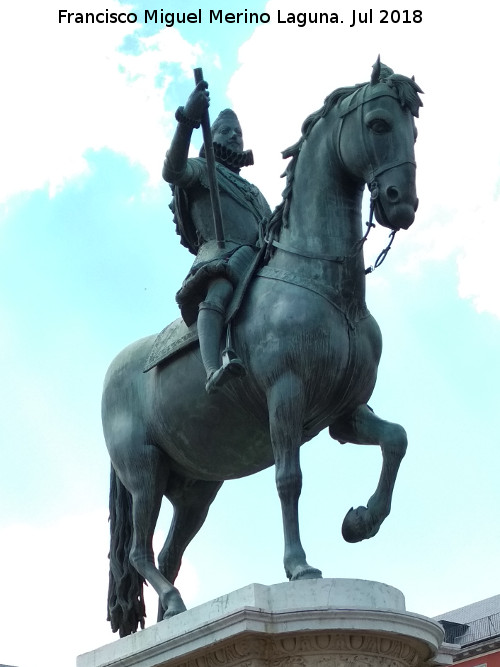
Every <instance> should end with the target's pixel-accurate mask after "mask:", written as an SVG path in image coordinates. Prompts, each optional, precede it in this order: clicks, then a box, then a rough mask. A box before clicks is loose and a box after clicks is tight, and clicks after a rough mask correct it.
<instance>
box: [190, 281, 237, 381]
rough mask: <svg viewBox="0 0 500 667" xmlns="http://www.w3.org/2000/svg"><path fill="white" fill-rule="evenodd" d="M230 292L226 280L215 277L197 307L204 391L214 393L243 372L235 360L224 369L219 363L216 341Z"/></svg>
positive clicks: (221, 329)
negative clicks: (203, 368) (205, 380)
mask: <svg viewBox="0 0 500 667" xmlns="http://www.w3.org/2000/svg"><path fill="white" fill-rule="evenodd" d="M232 293H233V286H232V284H231V282H230V281H229V280H227V278H222V277H221V278H216V279H215V280H213V281H212V282H211V283H210V286H209V288H208V291H207V295H206V298H205V301H202V302H201V303H200V306H199V313H198V337H199V340H200V352H201V359H202V361H203V365H204V366H205V371H206V373H207V384H206V390H207V392H208V393H210V392H212V391H215V390H216V389H217V388H218V387H220V386H222V385H223V384H224V383H225V382H227V381H228V380H230V379H231V378H232V377H234V376H241V375H243V374H244V372H245V369H244V367H243V364H242V363H241V361H240V360H239V359H237V358H233V359H231V360H230V362H229V363H228V364H226V365H225V366H221V361H220V341H221V337H222V332H223V329H224V318H225V314H226V307H227V304H228V303H229V300H230V298H231V296H232Z"/></svg>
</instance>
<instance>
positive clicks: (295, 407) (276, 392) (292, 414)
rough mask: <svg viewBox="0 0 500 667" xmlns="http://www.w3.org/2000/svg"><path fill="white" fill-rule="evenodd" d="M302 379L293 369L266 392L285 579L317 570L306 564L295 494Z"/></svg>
mask: <svg viewBox="0 0 500 667" xmlns="http://www.w3.org/2000/svg"><path fill="white" fill-rule="evenodd" d="M303 397H304V393H303V387H302V383H301V381H300V380H299V378H297V377H296V376H295V375H294V374H293V373H291V372H290V373H287V374H285V375H283V376H282V377H281V378H279V379H278V380H277V381H276V382H275V384H274V385H273V387H272V389H271V391H270V392H269V395H268V406H269V424H270V431H271V442H272V446H273V452H274V462H275V471H276V487H277V490H278V495H279V497H280V501H281V511H282V515H283V532H284V539H285V555H284V561H283V562H284V566H285V572H286V575H287V577H288V578H289V579H291V580H296V579H317V578H319V577H321V572H320V570H317V569H316V568H313V567H311V566H310V565H308V564H307V561H306V554H305V552H304V549H303V547H302V544H301V541H300V532H299V507H298V505H299V496H300V492H301V490H302V471H301V469H300V458H299V452H300V445H301V438H302V429H303V421H304V410H303Z"/></svg>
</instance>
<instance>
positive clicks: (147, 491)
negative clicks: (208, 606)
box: [117, 444, 186, 617]
mask: <svg viewBox="0 0 500 667" xmlns="http://www.w3.org/2000/svg"><path fill="white" fill-rule="evenodd" d="M134 454H135V455H134ZM134 454H132V453H131V452H129V457H128V459H127V463H126V465H123V460H122V465H121V466H120V468H121V469H120V470H117V472H118V473H119V475H120V477H121V479H122V482H123V484H124V485H125V486H126V488H127V489H128V491H129V493H130V494H131V495H132V524H133V539H132V546H131V549H130V562H131V563H132V565H133V566H134V567H135V569H136V570H137V571H138V572H139V574H140V575H141V576H142V577H144V579H145V580H146V581H147V582H149V583H150V584H151V586H152V587H153V588H154V589H155V591H156V592H157V594H158V596H159V598H160V601H161V604H162V606H163V608H164V609H166V610H167V611H166V613H165V616H166V617H167V616H173V615H175V614H179V613H180V612H182V611H185V610H186V607H185V605H184V602H183V601H182V598H181V596H180V594H179V591H178V590H177V589H176V588H175V586H173V585H172V583H171V582H170V581H168V580H167V579H166V577H164V576H163V574H162V573H161V572H160V571H159V570H158V569H157V567H156V565H155V560H154V553H153V533H154V530H155V527H156V522H157V520H158V515H159V513H160V507H161V502H162V498H163V495H164V493H165V489H166V485H167V480H168V476H169V469H168V462H167V458H166V456H165V455H164V454H163V453H162V452H160V450H158V449H157V448H156V447H154V446H153V445H152V444H146V445H144V446H143V447H142V448H141V449H140V450H139V451H136V452H134Z"/></svg>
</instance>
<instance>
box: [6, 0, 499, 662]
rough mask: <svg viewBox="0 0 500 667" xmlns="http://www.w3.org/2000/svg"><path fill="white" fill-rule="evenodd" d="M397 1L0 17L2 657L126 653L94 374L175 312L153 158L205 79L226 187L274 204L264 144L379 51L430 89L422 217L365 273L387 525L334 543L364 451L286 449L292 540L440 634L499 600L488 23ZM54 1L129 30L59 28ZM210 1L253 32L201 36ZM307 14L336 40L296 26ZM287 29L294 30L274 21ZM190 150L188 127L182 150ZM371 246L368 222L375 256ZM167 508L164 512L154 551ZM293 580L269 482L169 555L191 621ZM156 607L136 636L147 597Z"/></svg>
mask: <svg viewBox="0 0 500 667" xmlns="http://www.w3.org/2000/svg"><path fill="white" fill-rule="evenodd" d="M395 6H397V5H396V3H394V4H393V5H392V6H391V5H387V4H382V3H380V2H378V0H358V1H357V2H356V3H354V4H352V3H348V2H346V1H345V0H339V2H335V3H332V2H331V1H329V2H323V1H322V0H318V1H317V2H311V3H307V7H306V3H305V2H304V0H301V1H300V2H299V1H298V0H286V1H285V0H269V2H265V1H264V0H249V2H248V4H246V5H245V4H244V3H241V2H237V0H233V2H229V1H228V0H220V1H216V0H213V2H212V3H207V2H205V0H196V1H193V0H185V1H184V2H182V3H181V2H180V1H179V2H177V1H173V2H170V1H169V0H165V2H164V3H163V4H159V3H157V2H156V0H140V1H138V2H131V3H129V4H126V5H125V4H122V3H120V2H118V0H109V1H108V2H104V0H88V1H86V2H85V3H84V2H82V1H81V0H80V1H79V0H66V1H65V3H64V4H63V3H61V2H59V3H57V2H56V1H55V0H41V1H37V2H35V1H34V0H28V2H26V3H23V4H22V7H21V5H19V4H15V3H9V4H7V5H5V7H3V8H2V21H1V22H0V56H1V62H2V63H3V66H2V72H1V74H0V80H1V88H2V106H1V111H0V117H1V119H2V122H1V123H0V146H1V157H0V174H1V178H0V285H1V290H0V411H1V413H0V414H1V419H0V443H1V448H2V449H1V451H2V461H1V465H0V577H1V582H2V583H1V589H2V604H1V605H0V662H1V663H4V664H9V665H15V666H16V667H32V666H33V665H35V664H36V665H38V666H39V667H49V665H50V667H67V666H69V665H74V664H75V660H76V656H77V655H78V654H81V653H83V652H86V651H90V650H92V649H94V648H97V647H98V646H101V645H103V644H105V643H109V642H111V641H116V640H117V639H116V635H113V634H112V633H111V631H110V629H109V627H108V624H107V622H106V595H107V576H108V569H107V568H108V562H107V553H108V540H109V536H108V525H107V516H108V508H107V503H108V481H109V459H108V455H107V451H106V448H105V444H104V439H103V436H102V430H101V423H100V398H101V389H102V382H103V378H104V375H105V372H106V369H107V367H108V365H109V363H110V362H111V360H112V359H113V357H114V356H115V355H116V354H117V353H118V352H119V351H120V350H121V349H122V348H123V347H125V346H126V345H127V344H128V343H130V342H132V341H134V340H136V339H138V338H141V337H143V336H145V335H149V334H151V333H155V332H158V331H160V330H161V329H162V328H163V327H164V326H165V325H166V324H167V323H168V322H169V321H171V320H173V319H175V318H176V317H178V311H177V306H176V304H175V300H174V295H175V292H176V291H177V289H178V287H179V286H180V283H181V281H182V279H183V277H184V276H185V274H186V272H187V270H188V268H189V266H190V265H191V260H192V258H191V256H190V255H189V253H188V251H187V250H186V249H185V248H183V247H182V246H181V245H180V244H179V241H178V237H177V236H176V234H175V229H174V226H173V224H172V222H171V214H170V211H169V209H168V203H169V200H170V190H169V187H168V186H167V185H166V184H165V183H164V182H163V181H162V179H161V166H162V161H163V156H164V154H165V151H166V149H167V148H168V146H169V143H170V140H171V137H172V133H173V130H174V127H175V120H174V113H175V109H176V108H177V107H178V106H179V105H181V104H184V103H185V101H186V99H187V97H188V95H189V93H190V91H191V89H192V88H193V71H192V70H193V68H194V67H200V66H201V67H203V72H204V75H205V78H206V80H207V81H208V82H209V85H210V92H211V101H212V106H211V114H213V117H215V114H216V113H217V112H218V111H219V110H220V109H222V108H225V107H227V106H231V107H233V108H234V109H235V110H236V111H237V113H238V115H239V117H240V121H241V124H242V127H243V131H244V139H245V146H246V147H247V148H252V149H253V152H254V156H255V165H254V166H253V167H251V168H248V170H247V171H246V173H245V174H243V175H244V176H245V177H246V178H247V179H248V180H250V181H252V182H253V183H255V184H256V185H257V186H258V187H259V188H260V189H261V191H262V192H263V193H264V194H265V196H266V197H267V199H268V201H269V203H270V205H271V206H272V207H273V206H275V205H276V204H278V203H279V201H280V193H281V190H282V188H283V181H282V180H280V178H279V176H280V174H281V173H282V172H283V170H284V167H285V164H286V163H285V162H284V161H283V160H282V157H281V151H282V150H283V149H285V148H286V147H288V146H290V145H291V144H293V143H295V141H296V140H297V139H298V137H299V134H300V126H301V124H302V121H303V120H304V118H305V117H306V116H307V115H308V114H309V113H311V112H312V111H314V110H315V109H317V108H319V107H320V106H321V105H322V103H323V100H324V98H325V97H326V96H327V95H328V94H329V93H330V92H331V91H332V90H334V89H335V88H338V87H340V86H344V85H352V84H354V83H357V82H361V81H366V80H367V79H368V78H369V76H370V72H371V66H372V64H373V62H374V61H375V59H376V57H377V55H378V54H379V53H380V55H381V58H382V61H383V62H385V63H386V64H387V65H389V66H390V67H392V68H393V69H394V70H395V71H396V72H398V73H401V74H405V75H407V76H411V75H415V77H416V80H417V82H418V83H419V85H420V86H421V87H422V89H423V90H424V91H425V95H424V96H423V101H424V107H423V109H422V110H421V114H420V118H419V119H418V120H417V127H418V131H419V137H418V141H417V144H416V159H417V164H418V168H417V188H418V195H419V199H420V206H419V210H418V212H417V216H416V220H415V223H414V224H413V226H412V227H411V228H410V229H409V230H408V231H406V232H401V233H399V234H398V236H397V238H396V241H395V243H394V246H393V249H392V250H391V252H390V253H389V256H388V258H387V260H386V262H385V263H384V265H383V266H382V267H381V268H380V269H379V270H378V271H376V272H375V273H374V274H373V275H370V276H369V277H368V281H367V283H368V284H367V303H368V307H369V308H370V310H371V312H372V314H373V315H374V316H375V318H376V319H377V321H378V323H379V325H380V327H381V330H382V335H383V339H384V352H383V356H382V360H381V364H380V368H379V379H378V382H377V386H376V388H375V391H374V394H373V397H372V399H371V401H370V405H371V406H372V407H373V408H374V409H375V411H376V412H377V414H379V415H380V416H382V417H384V418H385V419H389V420H390V421H396V422H398V423H400V424H402V425H403V426H404V427H405V429H406V431H407V432H408V437H409V448H408V453H407V456H406V458H405V459H404V461H403V463H402V466H401V470H400V474H399V477H398V480H397V483H396V489H395V493H394V500H393V508H392V513H391V515H390V517H389V518H388V519H387V520H386V522H385V523H384V525H383V526H382V528H381V530H380V532H379V534H378V535H377V536H376V537H375V538H373V539H372V540H369V541H365V542H362V543H360V544H354V545H352V544H347V543H345V542H344V541H343V540H342V537H341V534H340V527H341V523H342V519H343V516H344V514H345V512H346V511H347V510H348V509H349V507H351V506H353V505H354V506H358V505H360V504H364V503H366V501H367V500H368V498H369V496H370V495H371V493H372V492H373V490H374V489H375V486H376V483H377V479H378V475H379V470H380V464H381V456H380V451H379V449H378V448H367V447H355V446H353V445H349V444H346V445H344V446H340V445H339V444H338V443H337V442H335V441H333V440H331V439H330V438H329V437H328V435H327V433H326V432H324V433H322V434H320V435H319V436H318V437H317V438H315V439H314V440H313V441H312V442H311V443H308V444H307V445H306V446H304V447H303V449H302V468H303V477H304V484H303V491H302V497H301V504H300V513H301V514H300V516H301V529H302V538H303V543H304V547H305V549H306V552H307V555H308V561H309V562H310V563H311V565H314V566H315V567H318V568H320V569H321V570H322V571H323V575H324V576H325V577H332V578H335V577H340V578H358V579H368V580H375V581H381V582H383V583H386V584H390V585H393V586H395V587H396V588H399V589H400V590H401V591H402V592H403V593H404V595H405V597H406V606H407V609H408V610H409V611H412V612H416V613H420V614H424V615H427V616H436V615H438V614H440V613H441V612H445V611H449V610H452V609H455V608H457V607H461V606H463V605H466V604H470V603H472V602H475V601H478V600H481V599H484V598H487V597H490V596H492V595H496V594H498V593H499V592H500V591H499V586H500V584H499V578H498V555H499V553H500V521H499V516H498V514H499V512H498V508H499V506H500V502H499V501H500V492H499V487H498V474H499V471H500V453H499V445H500V438H499V435H498V406H499V402H500V383H499V381H498V378H499V375H500V355H499V342H500V295H499V290H498V283H499V281H498V269H497V264H498V247H499V243H500V229H499V220H500V132H499V131H498V108H497V107H498V103H499V101H500V99H499V98H500V95H499V88H498V85H497V81H498V72H497V69H498V45H497V42H498V35H497V32H498V31H497V26H498V24H499V21H500V6H498V5H495V4H492V3H490V2H486V0H477V2H475V3H468V4H465V3H454V4H453V5H450V3H445V2H444V1H443V0H433V1H430V0H419V1H418V4H417V3H415V4H414V5H411V4H408V3H407V4H405V5H399V9H398V10H396V11H395V12H393V13H392V14H391V13H389V14H388V16H389V18H391V17H392V19H393V21H392V22H389V23H381V22H380V20H381V19H382V17H383V16H384V14H383V13H382V11H381V10H384V9H386V10H388V9H390V8H391V7H395ZM404 8H407V14H405V13H404ZM61 9H65V10H66V11H67V12H90V11H94V12H104V11H106V10H108V12H126V13H129V14H131V13H134V14H136V15H137V17H138V20H137V22H135V23H125V24H110V23H108V24H101V25H90V24H87V25H85V24H83V25H82V24H76V23H73V22H71V23H68V22H66V21H65V20H63V21H62V22H59V10H61ZM154 9H157V10H158V13H159V12H160V10H164V11H165V12H167V11H173V12H178V11H180V12H182V11H184V12H189V11H194V12H197V11H198V10H199V9H201V10H202V23H201V24H194V23H191V24H190V23H185V24H180V23H178V24H176V25H174V26H172V27H166V26H165V25H161V24H160V23H158V24H154V23H153V22H151V21H149V22H148V23H145V20H144V19H145V11H146V10H148V11H149V12H152V11H153V10H154ZM211 9H213V10H215V11H218V10H219V9H222V11H223V13H227V12H236V11H241V12H244V10H245V9H246V10H248V12H256V13H258V14H263V13H266V14H268V15H269V21H268V22H267V23H263V22H259V23H258V24H250V23H227V22H226V23H223V24H220V25H219V24H215V23H212V24H211V23H210V22H209V19H208V17H209V12H210V10H211ZM370 10H371V15H372V22H371V23H360V22H359V21H356V23H355V25H353V26H352V27H351V26H350V24H351V23H352V15H353V11H354V12H355V16H356V17H359V13H361V16H362V17H364V15H365V13H366V12H370ZM309 11H311V12H313V13H314V12H321V11H327V12H328V13H329V14H332V13H336V14H338V17H339V21H340V20H343V21H344V22H343V23H328V24H324V23H323V24H314V23H311V22H308V23H307V24H306V25H304V26H300V25H298V21H299V18H298V16H299V14H300V13H301V12H306V13H308V12H309ZM391 11H392V10H391ZM398 11H399V14H398ZM290 14H293V16H294V17H295V18H296V21H295V23H291V22H278V17H281V20H282V21H283V20H285V19H286V18H288V17H289V15H290ZM398 16H399V18H400V20H399V22H397V19H398ZM407 16H408V17H409V21H410V22H409V23H404V22H403V19H405V18H406V17H407ZM264 18H265V17H264ZM420 19H421V20H420ZM200 143H201V136H200V134H199V133H197V134H195V135H194V136H193V146H192V154H193V155H194V154H196V152H197V149H198V148H199V146H200ZM386 243H387V230H384V229H383V228H380V227H377V228H376V229H375V230H374V232H373V233H372V234H371V235H370V240H369V243H368V244H367V246H366V252H365V258H366V263H367V264H370V263H373V261H374V260H375V258H376V257H377V255H378V253H379V251H380V250H381V249H382V248H383V247H384V246H385V245H386ZM170 516H171V515H170V509H169V507H168V504H165V507H164V508H163V510H162V514H161V516H160V520H159V523H158V530H157V542H156V543H157V544H159V545H161V543H162V541H163V540H164V539H165V536H166V534H167V532H168V526H169V522H170ZM284 580H285V574H284V570H283V566H282V526H281V512H280V507H279V501H278V497H277V494H276V490H275V485H274V474H273V470H272V469H269V470H266V471H264V472H262V473H259V474H258V475H255V476H253V477H249V478H246V479H243V480H238V481H233V482H228V483H226V484H225V485H224V486H223V487H222V489H221V491H220V492H219V495H218V496H217V499H216V500H215V502H214V504H213V506H212V508H211V511H210V514H209V516H208V518H207V521H206V523H205V525H204V527H203V528H202V530H201V531H200V533H199V535H198V536H197V538H196V539H195V540H194V541H193V543H192V545H190V547H189V548H188V550H187V552H186V555H185V559H184V563H183V567H182V570H181V574H180V576H179V579H178V582H177V583H178V586H179V588H180V590H181V592H182V594H183V596H184V599H185V602H186V604H187V606H188V607H193V606H196V605H198V604H201V603H203V602H205V601H207V600H210V599H212V598H214V597H217V596H219V595H222V594H224V593H228V592H230V591H233V590H236V589H238V588H240V587H242V586H245V585H246V584H248V583H251V582H258V583H262V584H273V583H278V582H281V581H284ZM147 604H148V612H149V614H148V621H147V622H148V624H152V623H154V622H155V618H156V601H155V598H154V593H152V592H151V591H148V593H147Z"/></svg>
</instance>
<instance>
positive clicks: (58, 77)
mask: <svg viewBox="0 0 500 667" xmlns="http://www.w3.org/2000/svg"><path fill="white" fill-rule="evenodd" d="M29 4H30V5H31V6H30V8H29V21H28V22H25V21H23V23H22V26H20V20H21V19H20V16H19V7H18V6H15V3H14V4H12V3H11V5H10V6H9V5H7V6H6V8H5V10H6V12H7V13H8V15H7V16H6V17H4V19H3V20H2V24H1V26H0V57H1V59H2V62H3V63H7V62H10V63H11V65H10V67H9V68H4V70H3V72H2V77H3V81H2V88H3V93H4V95H3V97H4V100H7V101H8V103H7V105H6V104H5V101H4V103H3V109H2V112H3V114H2V115H3V118H2V126H1V128H0V143H1V145H2V161H3V162H4V164H5V165H6V168H5V169H4V170H3V171H4V173H3V174H2V186H1V193H0V201H2V200H3V201H5V200H6V199H7V198H8V197H9V196H12V195H14V194H16V193H18V192H21V191H29V190H35V189H37V188H41V187H44V186H48V187H49V189H50V191H51V192H52V193H54V192H55V191H57V190H58V189H59V188H60V187H62V186H63V185H64V183H65V182H67V181H68V180H69V179H71V178H74V177H76V176H80V175H83V174H85V172H86V171H87V170H88V165H87V162H86V160H85V151H87V150H88V149H94V150H100V149H102V148H109V149H111V150H113V151H115V152H117V153H120V154H123V155H125V156H127V157H128V158H129V159H130V160H131V161H132V162H135V163H139V164H141V165H143V166H144V168H145V169H146V170H147V171H148V173H149V174H150V176H151V177H152V178H155V177H157V172H158V146H159V145H160V146H163V145H164V144H166V143H167V140H166V137H167V135H168V132H169V130H170V129H171V124H172V119H171V118H169V117H166V116H165V114H164V108H163V95H164V92H165V89H166V87H167V86H168V84H169V82H170V80H169V78H168V77H166V76H165V77H163V80H161V79H159V78H157V77H158V75H159V74H160V66H161V63H162V62H163V63H164V62H169V63H177V64H178V65H179V66H180V68H181V70H183V71H184V72H185V73H186V76H189V75H191V68H192V67H193V66H194V65H195V64H196V61H197V58H198V57H199V55H200V53H201V49H200V47H199V46H198V45H192V44H189V43H188V42H187V41H186V40H184V39H183V38H182V37H181V36H180V34H179V32H178V31H177V30H175V29H169V30H168V32H167V31H166V30H162V31H160V32H159V33H157V34H156V35H154V36H151V37H144V38H140V39H139V40H138V49H139V53H138V55H134V56H131V55H127V54H124V53H121V52H120V51H119V49H120V46H121V45H122V43H123V40H124V38H125V37H127V36H130V35H132V33H133V32H134V31H135V30H136V29H137V24H135V25H134V24H124V25H120V24H114V25H98V24H95V25H91V24H89V25H83V26H82V25H77V24H70V25H67V24H59V23H58V9H59V5H58V4H57V3H56V2H55V0H50V1H49V2H44V3H34V2H32V3H29ZM101 5H102V3H94V2H91V3H86V5H85V11H93V10H94V11H103V7H102V6H101ZM65 7H66V8H67V9H68V11H81V10H82V7H81V3H79V5H78V2H77V0H70V1H69V2H67V3H66V4H65ZM106 8H107V9H108V10H109V12H112V11H128V10H127V7H126V6H125V5H120V4H119V3H118V2H117V1H116V0H110V2H108V4H107V5H106ZM129 9H130V8H129ZM139 18H140V17H139ZM159 82H160V83H159Z"/></svg>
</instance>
